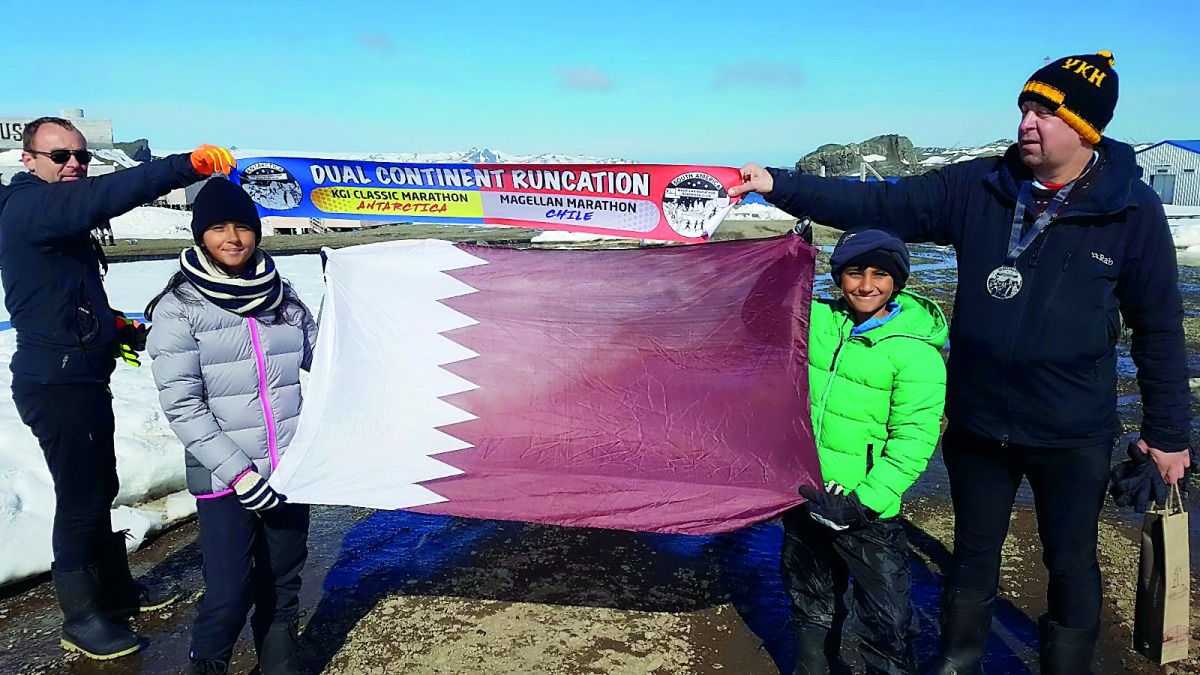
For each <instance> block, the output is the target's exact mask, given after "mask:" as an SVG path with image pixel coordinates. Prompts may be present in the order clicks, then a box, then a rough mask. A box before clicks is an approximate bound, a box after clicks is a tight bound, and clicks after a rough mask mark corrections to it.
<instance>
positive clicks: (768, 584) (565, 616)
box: [0, 223, 1200, 675]
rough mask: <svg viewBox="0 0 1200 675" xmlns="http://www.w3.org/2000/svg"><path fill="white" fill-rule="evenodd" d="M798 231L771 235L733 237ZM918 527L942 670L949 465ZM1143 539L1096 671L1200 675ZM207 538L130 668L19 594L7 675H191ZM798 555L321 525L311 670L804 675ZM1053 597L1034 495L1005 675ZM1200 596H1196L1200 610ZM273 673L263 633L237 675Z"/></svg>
mask: <svg viewBox="0 0 1200 675" xmlns="http://www.w3.org/2000/svg"><path fill="white" fill-rule="evenodd" d="M772 228H773V230H772ZM785 228H786V224H753V223H752V224H746V225H744V226H743V229H741V230H738V231H729V232H727V234H726V236H734V235H737V236H756V235H759V234H762V233H765V232H769V231H778V230H780V229H785ZM835 234H836V233H834V232H832V231H828V230H824V229H819V230H818V244H825V245H829V244H831V243H832V241H833V239H832V238H833V237H834V236H835ZM948 256H949V254H948V253H947V252H946V251H942V250H938V249H933V248H921V249H919V250H918V255H917V256H916V257H915V262H916V263H917V265H918V271H917V273H916V275H917V279H918V281H917V283H916V284H914V286H915V287H917V288H918V289H919V290H921V291H923V292H926V293H928V294H930V295H932V296H934V297H935V298H937V299H938V300H939V302H941V303H943V305H946V304H948V302H949V300H950V298H951V296H952V293H953V283H954V274H953V269H952V267H949V266H948V265H947V262H948V260H950V258H948ZM1181 282H1182V284H1183V287H1184V290H1185V293H1186V295H1185V298H1186V313H1187V331H1188V332H1187V335H1188V349H1189V355H1190V363H1189V367H1190V370H1191V376H1192V377H1193V378H1200V274H1198V273H1197V270H1196V269H1195V268H1187V269H1185V270H1184V271H1183V273H1182V274H1181ZM1123 355H1125V356H1127V354H1125V353H1123ZM1131 376H1132V371H1131V369H1129V368H1128V367H1126V368H1123V370H1122V381H1121V396H1122V408H1121V410H1122V419H1123V421H1124V422H1125V423H1126V425H1127V426H1129V427H1130V428H1135V427H1136V422H1137V414H1138V413H1137V410H1138V407H1137V399H1136V386H1135V385H1134V382H1133V380H1132V377H1131ZM1193 382H1194V383H1196V385H1200V379H1193ZM1193 392H1194V393H1196V388H1195V387H1194V388H1193ZM1195 412H1198V413H1200V403H1198V404H1197V406H1196V410H1195ZM1198 417H1200V415H1198ZM1115 459H1120V457H1116V458H1115ZM905 516H906V517H907V519H908V522H909V526H908V530H909V535H910V542H911V548H912V562H911V567H912V571H913V578H914V603H915V604H916V606H917V610H918V618H919V620H920V621H921V632H920V634H919V636H918V639H917V647H918V651H919V653H920V655H921V656H922V657H923V658H926V659H928V658H931V657H932V656H933V655H934V652H935V650H936V644H937V625H936V616H937V609H936V607H937V600H936V594H937V589H938V586H939V584H940V575H941V569H942V566H943V565H944V564H945V563H946V560H947V557H948V555H949V553H948V550H949V547H950V546H951V543H952V541H951V540H952V537H951V528H952V520H953V519H952V516H951V513H950V508H949V500H948V496H947V488H946V480H945V472H944V470H943V469H942V466H941V460H940V457H935V458H934V461H933V462H932V463H931V465H930V470H929V471H928V472H927V473H926V474H925V475H924V476H923V478H922V480H921V482H920V483H919V484H918V486H917V487H916V488H915V489H914V490H913V494H912V498H911V499H909V501H908V504H907V507H906V511H905ZM1195 522H1196V518H1195V514H1193V523H1195ZM1195 527H1196V526H1195V525H1194V526H1193V535H1192V542H1193V559H1194V560H1195V559H1197V558H1196V557H1195V556H1196V552H1197V551H1196V547H1197V543H1196V542H1197V541H1200V537H1197V536H1196V532H1195ZM1139 531H1140V520H1139V519H1137V518H1134V517H1132V516H1130V515H1129V514H1125V513H1121V512H1118V511H1117V510H1116V509H1114V508H1113V507H1111V505H1109V506H1106V508H1105V511H1104V515H1103V518H1102V522H1101V538H1100V549H1101V565H1102V567H1103V570H1104V574H1105V580H1106V590H1105V600H1106V603H1105V609H1104V619H1103V625H1104V633H1103V637H1102V640H1101V645H1100V649H1099V653H1098V655H1097V660H1096V668H1095V672H1097V673H1105V674H1107V673H1200V661H1197V660H1196V659H1195V658H1193V659H1190V660H1188V661H1184V662H1180V663H1176V664H1172V665H1168V666H1165V667H1162V668H1160V667H1158V666H1155V665H1153V664H1151V663H1150V662H1149V661H1147V660H1146V659H1144V658H1143V657H1141V656H1139V655H1137V654H1135V653H1134V652H1132V651H1131V650H1130V649H1129V643H1130V636H1131V630H1132V628H1131V627H1132V619H1133V600H1134V579H1135V576H1136V566H1137V554H1138V547H1137V544H1136V543H1135V542H1136V541H1137V539H1136V538H1137V536H1138V533H1139ZM195 538H196V531H195V525H194V523H189V524H185V525H183V526H181V527H178V528H176V529H174V530H172V531H170V532H168V533H166V534H165V535H164V536H162V537H160V538H159V539H157V540H155V541H154V542H152V543H150V544H149V545H147V546H146V547H145V548H143V550H141V551H139V552H138V553H137V554H136V555H135V556H134V557H133V562H134V565H135V567H136V571H137V572H139V573H148V574H150V575H152V576H153V577H156V578H161V579H168V580H171V581H174V582H175V583H178V584H180V585H181V586H183V587H184V588H185V589H186V590H187V591H188V593H189V596H188V598H189V599H188V600H186V601H185V602H182V603H180V604H179V605H177V606H174V607H171V608H169V609H167V610H165V611H162V612H155V613H152V614H150V615H148V616H145V617H142V618H140V619H138V621H137V624H136V628H137V629H138V630H139V631H140V632H141V633H143V634H144V635H146V636H147V637H148V638H149V639H150V640H151V645H150V648H149V649H148V650H147V651H146V652H144V653H143V654H142V655H138V656H134V657H130V658H127V659H122V660H120V661H118V662H114V663H108V664H103V663H95V662H90V661H86V660H83V659H80V658H78V657H75V656H64V654H63V653H62V652H61V650H60V649H59V647H58V638H57V631H58V625H59V621H60V618H59V614H58V611H57V608H56V605H55V603H54V599H53V595H52V589H51V587H50V585H49V583H48V582H47V580H46V579H44V578H41V579H35V580H32V581H30V582H27V583H24V584H21V585H18V586H15V587H8V588H5V589H0V672H4V673H31V674H32V673H180V672H184V669H185V665H186V662H187V633H188V624H189V621H190V620H191V617H192V615H193V612H194V598H195V595H196V594H197V593H198V592H199V590H200V588H201V587H202V581H201V578H200V556H199V552H198V550H197V548H196V543H195ZM780 539H781V529H780V527H779V526H778V524H775V523H765V524H762V525H759V526H756V527H753V528H748V529H746V530H742V531H739V532H736V533H731V534H727V535H718V536H711V537H686V536H671V535H649V534H638V533H629V532H616V531H603V530H585V529H570V528H556V527H547V526H538V525H527V524H521V523H504V522H495V521H472V520H466V519H458V518H445V517H435V516H425V515H419V514H410V513H405V512H378V513H376V512H371V511H366V510H361V509H348V508H331V507H318V508H316V509H314V516H313V528H312V533H311V538H310V548H311V553H310V559H309V564H308V568H307V574H306V578H305V588H304V593H303V596H302V606H303V608H304V609H305V611H306V615H305V618H304V621H303V623H304V625H305V630H304V635H303V638H302V641H303V655H304V660H305V666H306V669H307V670H308V672H310V673H329V674H338V675H341V674H346V675H349V674H359V673H367V674H373V673H379V674H384V673H411V674H430V675H432V674H443V673H445V674H449V673H479V674H484V673H487V674H493V673H538V674H542V673H544V674H547V675H549V674H560V673H561V674H577V673H578V674H589V673H595V674H600V673H616V674H633V673H655V674H658V675H667V674H676V673H679V674H683V673H736V674H739V675H742V674H745V675H757V674H768V673H771V674H773V673H779V672H781V670H782V671H783V672H789V671H788V670H787V668H788V664H790V660H791V644H790V638H789V636H788V629H787V626H786V619H787V614H788V610H787V603H786V600H785V599H784V596H783V592H782V589H781V587H780V582H779V579H778V548H779V542H780ZM1045 581H1046V580H1045V572H1044V570H1043V569H1042V567H1041V563H1040V548H1039V545H1038V540H1037V532H1036V524H1035V522H1034V519H1033V513H1032V502H1031V499H1030V496H1029V494H1028V493H1027V492H1023V493H1022V495H1021V496H1020V497H1019V499H1018V505H1017V508H1016V512H1015V514H1014V517H1013V523H1012V531H1011V535H1010V537H1009V539H1008V543H1007V545H1006V549H1005V567H1004V570H1003V580H1002V598H1001V602H1000V606H999V607H998V610H997V622H996V624H995V630H994V633H993V639H992V642H991V644H990V646H989V653H988V659H987V666H988V672H989V673H990V674H993V675H994V674H996V673H1027V672H1036V649H1037V637H1036V632H1037V631H1036V618H1037V616H1038V615H1039V614H1041V612H1042V611H1043V610H1044V599H1043V598H1044V592H1045ZM1197 586H1198V585H1197V584H1196V583H1195V581H1193V593H1197V592H1198V591H1200V588H1197ZM1194 600H1195V599H1194ZM1192 604H1193V607H1200V603H1197V602H1195V601H1194V602H1193V603H1192ZM1192 626H1193V638H1196V637H1200V632H1198V631H1197V628H1200V616H1194V617H1193V621H1192ZM854 651H855V645H854V644H853V640H851V641H849V642H848V643H847V648H846V651H845V655H846V657H847V658H849V659H853V658H854ZM1193 653H1194V654H1195V653H1197V650H1196V649H1195V648H1193ZM253 665H254V655H253V647H252V645H251V644H250V643H249V639H248V635H247V636H244V638H243V640H242V642H240V643H239V645H238V651H237V657H236V659H235V663H234V669H233V670H232V671H231V672H236V673H240V672H246V671H248V670H249V669H250V668H251V667H252V666H253Z"/></svg>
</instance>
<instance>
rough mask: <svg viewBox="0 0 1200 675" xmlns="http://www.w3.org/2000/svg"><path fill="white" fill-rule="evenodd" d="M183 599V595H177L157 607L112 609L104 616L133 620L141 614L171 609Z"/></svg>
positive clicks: (139, 606) (144, 606)
mask: <svg viewBox="0 0 1200 675" xmlns="http://www.w3.org/2000/svg"><path fill="white" fill-rule="evenodd" d="M182 598H183V593H176V594H175V595H172V596H171V597H170V598H168V599H166V600H163V601H162V602H160V603H158V604H157V605H138V606H137V607H125V608H122V609H112V610H109V611H107V612H105V613H104V616H105V618H108V619H132V618H133V617H135V616H137V615H138V614H139V613H141V612H153V611H155V610H159V609H162V608H163V607H170V606H171V605H173V604H175V603H177V602H179V601H180V599H182Z"/></svg>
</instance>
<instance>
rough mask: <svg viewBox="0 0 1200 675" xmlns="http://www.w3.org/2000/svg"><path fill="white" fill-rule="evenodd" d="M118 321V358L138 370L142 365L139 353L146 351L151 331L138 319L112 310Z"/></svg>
mask: <svg viewBox="0 0 1200 675" xmlns="http://www.w3.org/2000/svg"><path fill="white" fill-rule="evenodd" d="M112 313H113V316H114V317H116V320H117V350H116V351H117V353H116V357H117V358H119V359H121V360H123V361H124V362H125V363H128V364H129V365H131V366H133V367H134V368H137V367H139V366H141V365H142V361H141V359H140V358H138V352H143V351H146V338H147V336H149V335H150V329H149V328H148V327H147V326H146V324H144V323H142V322H141V321H138V320H137V319H130V318H129V317H127V316H125V313H124V312H121V311H118V310H115V309H114V310H112Z"/></svg>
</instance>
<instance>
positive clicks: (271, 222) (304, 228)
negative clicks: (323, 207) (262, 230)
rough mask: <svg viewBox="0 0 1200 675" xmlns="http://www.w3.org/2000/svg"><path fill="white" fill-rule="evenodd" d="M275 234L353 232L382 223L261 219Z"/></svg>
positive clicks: (315, 219) (321, 219)
mask: <svg viewBox="0 0 1200 675" xmlns="http://www.w3.org/2000/svg"><path fill="white" fill-rule="evenodd" d="M263 223H264V224H265V225H268V226H269V227H270V228H271V230H272V231H273V232H274V233H275V234H323V233H325V232H353V231H354V230H361V229H365V228H370V227H378V226H379V225H383V224H384V223H377V222H371V221H363V220H345V219H342V218H297V217H294V216H268V217H267V218H264V219H263Z"/></svg>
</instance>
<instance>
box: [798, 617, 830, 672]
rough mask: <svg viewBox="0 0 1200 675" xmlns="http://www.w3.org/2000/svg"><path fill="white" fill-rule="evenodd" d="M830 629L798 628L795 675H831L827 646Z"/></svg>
mask: <svg viewBox="0 0 1200 675" xmlns="http://www.w3.org/2000/svg"><path fill="white" fill-rule="evenodd" d="M828 639H829V629H827V628H821V627H820V626H811V625H807V626H797V627H796V669H795V671H793V672H794V675H829V673H830V669H829V657H828V656H827V655H826V653H825V648H826V647H825V646H826V643H827V641H828Z"/></svg>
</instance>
